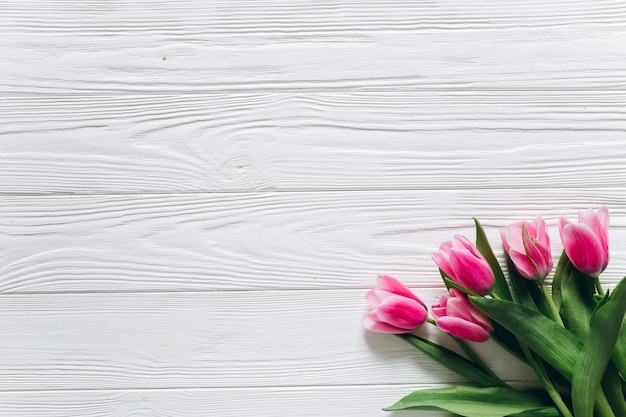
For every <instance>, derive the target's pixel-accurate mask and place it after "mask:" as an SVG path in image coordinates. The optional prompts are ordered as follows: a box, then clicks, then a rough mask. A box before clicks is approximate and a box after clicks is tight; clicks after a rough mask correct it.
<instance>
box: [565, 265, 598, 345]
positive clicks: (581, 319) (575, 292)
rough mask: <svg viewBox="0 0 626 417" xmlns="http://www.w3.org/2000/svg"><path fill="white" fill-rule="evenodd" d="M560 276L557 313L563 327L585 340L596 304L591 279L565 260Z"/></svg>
mask: <svg viewBox="0 0 626 417" xmlns="http://www.w3.org/2000/svg"><path fill="white" fill-rule="evenodd" d="M563 257H565V260H566V265H565V266H564V268H563V274H562V276H561V306H560V309H559V313H560V315H561V318H562V319H563V323H564V324H565V327H566V328H567V329H568V330H570V331H571V332H572V333H574V334H575V335H576V336H578V337H579V338H580V340H586V339H587V337H588V336H589V332H590V331H591V327H590V322H591V315H592V313H593V310H594V308H595V307H596V302H595V300H594V298H593V294H594V292H595V287H594V283H593V279H592V278H591V277H589V276H587V275H585V274H583V273H581V272H580V271H578V270H577V269H576V268H574V266H573V265H572V263H571V262H570V261H569V259H568V258H567V255H563Z"/></svg>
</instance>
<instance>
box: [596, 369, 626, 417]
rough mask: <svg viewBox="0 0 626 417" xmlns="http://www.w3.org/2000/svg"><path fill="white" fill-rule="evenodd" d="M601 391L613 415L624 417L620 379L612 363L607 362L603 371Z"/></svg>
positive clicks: (624, 402)
mask: <svg viewBox="0 0 626 417" xmlns="http://www.w3.org/2000/svg"><path fill="white" fill-rule="evenodd" d="M602 389H603V390H604V393H605V395H606V399H607V401H608V402H609V404H610V405H611V408H612V409H613V410H614V412H615V415H617V416H626V401H625V400H624V394H623V392H622V378H621V377H620V375H619V372H618V371H617V368H615V365H614V364H613V363H612V362H609V364H608V365H607V366H606V370H605V371H604V376H603V377H602Z"/></svg>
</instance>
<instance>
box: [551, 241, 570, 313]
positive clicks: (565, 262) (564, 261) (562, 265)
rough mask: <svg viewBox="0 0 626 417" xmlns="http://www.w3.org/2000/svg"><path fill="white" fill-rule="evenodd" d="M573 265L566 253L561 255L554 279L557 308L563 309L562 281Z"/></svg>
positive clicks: (553, 289) (553, 294)
mask: <svg viewBox="0 0 626 417" xmlns="http://www.w3.org/2000/svg"><path fill="white" fill-rule="evenodd" d="M571 266H572V265H571V263H570V261H569V258H568V257H567V254H566V253H565V251H563V252H562V253H561V257H560V258H559V263H558V264H557V265H556V269H555V270H554V278H552V300H553V301H554V304H555V305H556V308H557V309H558V308H560V307H561V281H562V277H563V274H564V273H566V272H567V270H566V268H570V267H571Z"/></svg>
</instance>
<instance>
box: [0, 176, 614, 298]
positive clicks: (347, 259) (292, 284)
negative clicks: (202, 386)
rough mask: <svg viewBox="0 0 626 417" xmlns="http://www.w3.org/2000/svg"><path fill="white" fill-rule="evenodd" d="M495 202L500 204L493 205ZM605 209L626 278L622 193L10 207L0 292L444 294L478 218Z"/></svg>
mask: <svg viewBox="0 0 626 417" xmlns="http://www.w3.org/2000/svg"><path fill="white" fill-rule="evenodd" d="M494 195H495V196H494ZM602 204H607V205H608V206H609V208H610V210H611V213H612V215H613V218H612V223H611V224H612V230H611V236H612V237H611V251H612V253H613V257H612V260H611V263H610V265H609V268H608V269H607V271H606V273H605V274H604V275H603V279H606V280H607V282H609V283H615V282H616V281H617V280H618V279H619V278H621V276H622V274H623V271H624V270H626V256H625V255H626V241H624V239H620V236H621V235H622V234H623V233H624V230H625V229H626V220H625V219H626V211H625V208H626V197H625V194H624V193H623V192H622V189H621V188H617V189H613V188H599V189H588V190H582V189H581V190H578V189H531V190H527V189H518V190H498V191H497V193H496V192H494V191H493V190H475V189H468V190H448V191H445V190H442V191H420V190H418V191H375V192H374V191H368V192H313V193H221V194H220V193H210V194H180V195H176V194H167V195H141V196H135V195H127V196H104V195H96V196H65V195H59V196H5V197H2V198H0V230H2V233H1V234H0V291H2V292H10V293H13V292H64V291H69V292H77V291H115V292H120V291H207V290H224V289H235V290H254V289H322V288H355V287H358V288H365V287H368V286H370V285H371V284H372V283H373V281H374V277H375V275H376V274H378V273H389V274H393V275H396V276H398V277H399V278H401V279H403V280H406V281H407V282H410V283H411V284H414V285H418V286H421V287H428V286H433V285H440V282H441V279H440V277H439V275H438V273H437V271H436V269H435V267H434V264H433V262H432V261H431V259H430V254H431V253H432V252H434V251H435V250H437V248H438V246H439V244H440V243H441V242H443V241H445V240H449V239H451V238H452V236H453V235H454V234H464V235H467V236H470V237H472V236H473V234H474V230H473V222H472V220H471V216H476V217H478V218H479V219H480V220H481V221H482V222H483V224H484V225H485V227H486V228H487V230H488V233H489V236H490V238H491V239H492V243H493V245H494V248H496V250H498V252H499V253H501V251H500V250H499V249H498V248H499V242H500V238H499V235H498V227H504V226H507V225H508V224H510V223H511V222H513V221H516V220H523V219H532V218H534V217H535V216H537V215H541V216H543V217H545V218H546V220H547V221H548V223H549V225H550V227H551V235H552V240H553V253H554V256H558V254H559V253H560V250H561V245H560V239H559V237H558V230H557V226H556V225H557V222H558V219H559V217H560V216H562V215H565V216H568V217H569V218H571V219H573V218H575V217H576V213H577V210H578V209H582V208H587V207H598V206H599V205H602Z"/></svg>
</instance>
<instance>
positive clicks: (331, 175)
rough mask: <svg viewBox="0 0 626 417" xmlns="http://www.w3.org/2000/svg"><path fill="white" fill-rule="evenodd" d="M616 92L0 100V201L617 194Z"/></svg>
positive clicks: (623, 155)
mask: <svg viewBox="0 0 626 417" xmlns="http://www.w3.org/2000/svg"><path fill="white" fill-rule="evenodd" d="M625 105H626V93H622V92H601V93H599V92H478V93H477V92H472V93H463V92H450V93H433V92H422V93H396V92H392V93H343V92H340V93H324V94H312V93H311V94H228V95H173V96H165V95H154V96H152V95H151V96H146V95H142V96H139V95H131V96H118V97H110V98H107V97H68V96H53V97H47V96H46V97H42V96H37V97H28V98H23V97H15V96H14V97H9V98H4V99H3V100H1V101H0V178H2V179H3V180H2V181H0V193H7V194H32V193H72V194H74V193H138V192H153V193H154V192H159V193H161V192H198V191H241V190H261V191H263V190H267V191H272V190H281V191H285V190H351V189H359V190H365V189H385V188H393V189H458V188H465V187H470V188H490V189H501V188H506V189H510V188H518V187H522V188H546V187H552V188H554V187H595V186H604V187H606V186H621V185H622V184H624V183H626V165H625V164H624V163H623V161H624V160H626V146H625V145H626V139H625V137H626V136H625V134H624V132H625V129H626V118H625V117H624V114H623V108H624V106H625Z"/></svg>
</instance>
